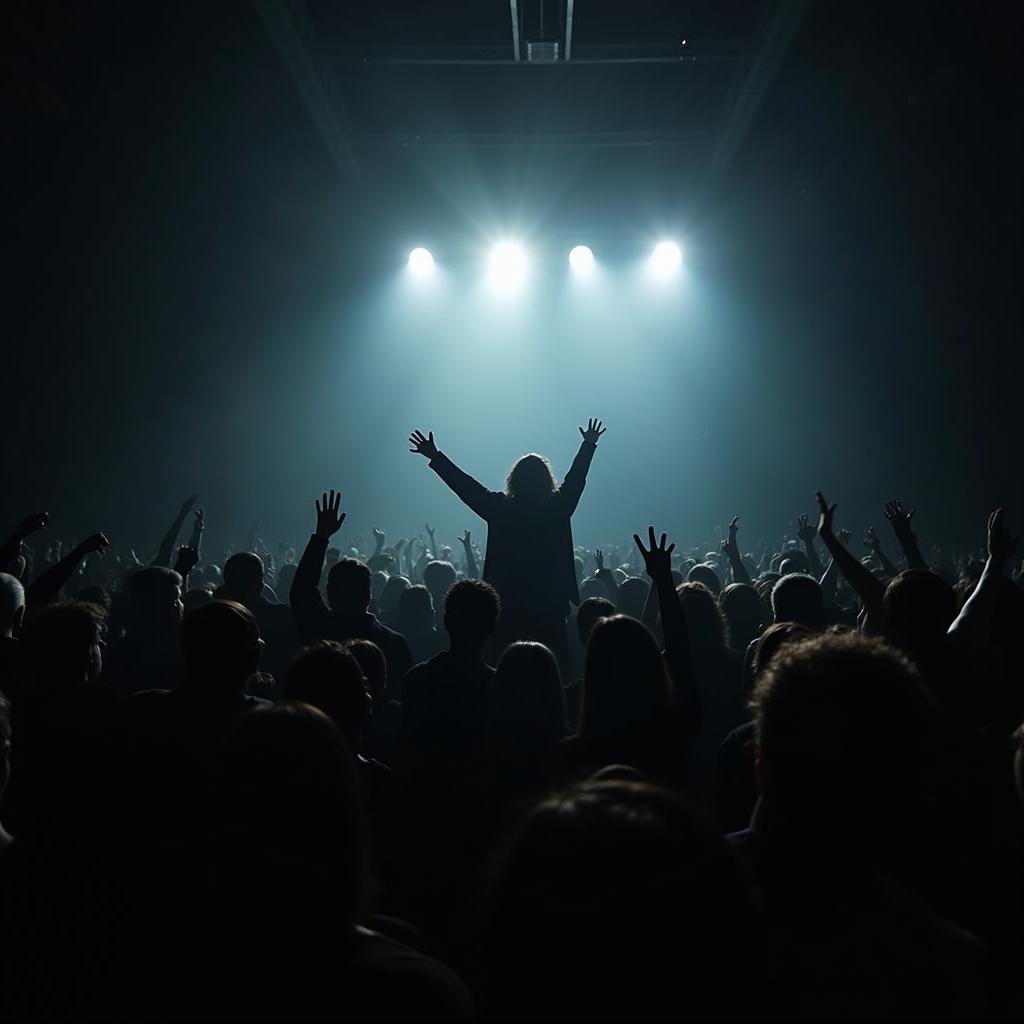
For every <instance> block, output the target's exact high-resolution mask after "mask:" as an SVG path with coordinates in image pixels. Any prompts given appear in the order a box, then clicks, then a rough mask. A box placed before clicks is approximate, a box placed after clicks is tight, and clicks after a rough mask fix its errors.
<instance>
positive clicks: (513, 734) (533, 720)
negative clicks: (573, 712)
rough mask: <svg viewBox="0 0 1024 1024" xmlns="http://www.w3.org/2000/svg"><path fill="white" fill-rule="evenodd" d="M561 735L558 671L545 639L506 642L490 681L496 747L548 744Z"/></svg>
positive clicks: (526, 749)
mask: <svg viewBox="0 0 1024 1024" xmlns="http://www.w3.org/2000/svg"><path fill="white" fill-rule="evenodd" d="M564 735H565V702H564V699H563V697H562V677H561V675H560V674H559V671H558V662H557V661H555V656H554V655H553V654H552V653H551V651H550V650H549V649H548V648H547V647H545V646H544V645H543V644H539V643H536V642H534V641H518V642H517V643H513V644H509V646H508V647H506V648H505V650H504V652H503V653H502V655H501V658H500V660H499V661H498V667H497V669H496V671H495V673H494V681H493V683H492V686H491V738H492V742H493V744H494V745H495V746H496V747H498V748H499V750H500V751H502V752H506V751H509V749H510V748H515V749H518V750H520V751H523V752H537V751H543V750H545V749H550V748H551V747H553V746H554V744H555V743H557V742H558V740H560V739H561V738H562V737H563V736H564Z"/></svg>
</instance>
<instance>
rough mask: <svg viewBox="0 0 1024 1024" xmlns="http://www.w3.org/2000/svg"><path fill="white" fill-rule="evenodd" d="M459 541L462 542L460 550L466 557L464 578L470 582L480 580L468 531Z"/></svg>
mask: <svg viewBox="0 0 1024 1024" xmlns="http://www.w3.org/2000/svg"><path fill="white" fill-rule="evenodd" d="M459 540H460V541H461V542H462V550H463V553H464V554H465V556H466V578H467V579H470V580H478V579H480V570H479V568H478V567H477V564H476V555H474V554H473V542H472V540H471V538H470V535H469V530H467V531H466V534H465V536H463V537H460V538H459Z"/></svg>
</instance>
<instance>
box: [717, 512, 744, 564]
mask: <svg viewBox="0 0 1024 1024" xmlns="http://www.w3.org/2000/svg"><path fill="white" fill-rule="evenodd" d="M739 530H740V517H739V516H733V517H732V522H731V523H730V524H729V536H728V537H724V538H723V539H722V545H721V547H722V552H723V553H724V554H726V555H731V554H736V555H738V554H739V553H740V546H739V544H737V543H736V534H737V533H739Z"/></svg>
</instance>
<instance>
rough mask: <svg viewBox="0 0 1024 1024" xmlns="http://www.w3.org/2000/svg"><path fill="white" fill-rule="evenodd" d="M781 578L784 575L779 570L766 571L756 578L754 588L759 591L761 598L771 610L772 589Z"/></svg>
mask: <svg viewBox="0 0 1024 1024" xmlns="http://www.w3.org/2000/svg"><path fill="white" fill-rule="evenodd" d="M780 579H782V577H781V576H780V575H779V574H778V573H777V572H766V573H762V574H761V575H760V576H758V578H757V579H756V580H754V589H755V590H756V591H757V593H758V596H759V597H760V598H761V600H762V601H764V602H765V605H766V606H767V607H768V610H769V611H771V601H772V590H774V589H775V584H776V583H778V582H779V580H780Z"/></svg>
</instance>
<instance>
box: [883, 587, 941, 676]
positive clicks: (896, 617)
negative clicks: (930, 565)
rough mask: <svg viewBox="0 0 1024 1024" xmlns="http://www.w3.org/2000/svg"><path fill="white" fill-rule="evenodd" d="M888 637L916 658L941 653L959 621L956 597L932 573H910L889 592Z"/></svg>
mask: <svg viewBox="0 0 1024 1024" xmlns="http://www.w3.org/2000/svg"><path fill="white" fill-rule="evenodd" d="M884 600H885V635H886V638H887V639H888V640H890V641H892V643H894V644H896V645H897V646H898V647H900V648H902V649H903V650H905V651H907V652H908V653H909V654H910V655H911V656H912V657H922V656H923V657H925V658H929V657H931V656H934V655H936V654H938V653H940V652H941V650H942V647H943V642H944V641H945V637H946V631H947V630H948V629H949V627H950V625H951V624H952V622H953V619H954V618H956V594H955V592H954V591H953V588H952V587H951V586H950V585H949V584H948V583H947V582H946V581H945V580H944V579H943V578H942V577H941V576H937V575H936V574H935V573H933V572H931V571H930V570H928V569H908V570H906V571H905V572H901V573H899V574H898V575H896V576H894V577H893V578H892V579H891V580H890V581H889V585H888V586H887V587H886V588H885V598H884Z"/></svg>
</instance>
